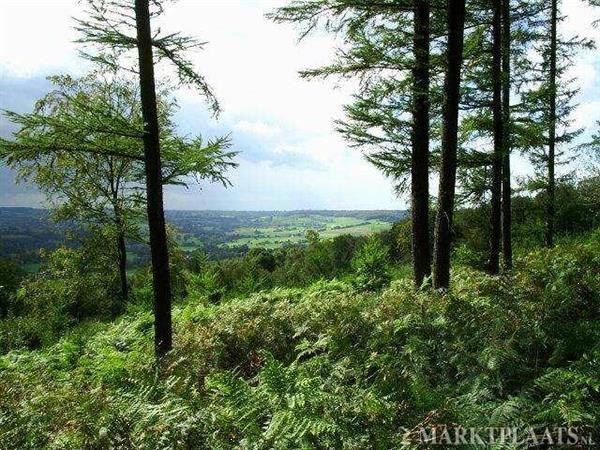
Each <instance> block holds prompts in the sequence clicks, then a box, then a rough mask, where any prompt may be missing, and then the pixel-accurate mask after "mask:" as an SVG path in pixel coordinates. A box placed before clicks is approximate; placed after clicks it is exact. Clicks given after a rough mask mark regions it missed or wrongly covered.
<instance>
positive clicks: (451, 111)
mask: <svg viewBox="0 0 600 450" xmlns="http://www.w3.org/2000/svg"><path fill="white" fill-rule="evenodd" d="M447 5H448V50H447V52H446V53H447V54H446V58H447V63H446V79H445V82H444V107H443V108H444V112H443V116H444V117H443V120H444V125H443V131H442V162H441V167H440V186H439V194H438V205H437V216H436V221H435V245H434V252H433V258H434V266H433V286H434V287H435V288H447V287H449V285H450V246H451V241H452V215H453V213H454V192H455V189H456V186H455V185H456V153H457V147H458V106H459V100H460V72H461V66H462V61H463V40H464V28H465V0H452V1H448V2H447Z"/></svg>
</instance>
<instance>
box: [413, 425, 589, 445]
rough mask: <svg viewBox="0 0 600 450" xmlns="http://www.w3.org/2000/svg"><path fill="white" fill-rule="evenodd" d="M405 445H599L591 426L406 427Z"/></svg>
mask: <svg viewBox="0 0 600 450" xmlns="http://www.w3.org/2000/svg"><path fill="white" fill-rule="evenodd" d="M402 432H403V442H404V443H405V444H428V445H481V446H489V445H499V444H500V445H502V444H505V445H511V444H512V445H518V446H525V447H535V446H537V445H544V444H546V445H574V446H579V447H587V446H593V445H596V441H595V436H594V435H593V433H592V431H591V427H484V428H467V427H461V426H435V427H416V428H413V429H411V430H407V429H404V430H402Z"/></svg>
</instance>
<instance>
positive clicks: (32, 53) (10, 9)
mask: <svg viewBox="0 0 600 450" xmlns="http://www.w3.org/2000/svg"><path fill="white" fill-rule="evenodd" d="M284 3H285V0H273V1H271V0H179V1H178V2H177V3H175V4H173V5H170V6H169V8H168V10H167V13H166V15H165V17H164V23H165V26H166V27H168V28H170V29H175V30H181V31H182V32H184V33H186V34H189V35H193V36H197V37H199V38H200V39H202V40H205V41H208V44H207V45H206V47H205V49H204V50H203V51H201V52H198V53H197V54H194V55H193V59H194V62H195V63H196V65H197V67H198V69H199V70H200V71H201V72H202V73H203V74H204V75H205V76H206V77H207V79H208V80H209V82H210V84H211V85H212V87H213V88H214V90H215V92H216V94H217V96H218V98H219V100H220V102H221V104H222V106H223V109H224V112H223V114H222V115H221V116H220V118H219V120H218V121H216V120H214V119H212V118H211V117H210V114H208V112H207V110H206V107H205V105H204V103H203V102H202V99H201V98H198V97H197V96H196V95H195V94H193V93H191V92H182V93H181V94H180V95H179V101H180V105H181V111H180V113H179V114H178V117H177V122H178V124H179V126H180V129H181V131H182V132H183V133H189V134H198V133H200V134H202V135H204V136H215V135H222V134H225V133H229V132H231V133H232V138H233V144H234V149H235V150H238V151H240V152H241V153H240V156H239V157H238V162H239V167H238V169H236V170H235V171H233V172H231V174H230V178H231V181H232V182H233V184H234V187H233V188H229V189H227V190H225V189H224V188H222V187H220V186H218V185H210V184H205V185H203V186H202V190H200V189H198V188H197V187H191V188H190V189H189V190H185V189H179V188H177V189H172V188H169V189H168V190H167V193H166V200H165V201H166V207H167V208H169V209H237V210H272V209H378V208H387V209H401V208H404V207H405V206H406V199H403V198H396V197H395V196H394V194H393V191H392V188H391V183H390V181H389V180H386V179H385V178H384V177H383V176H382V175H381V174H379V173H378V172H377V171H376V170H375V169H374V168H372V167H371V166H370V165H369V164H368V163H367V162H366V161H364V160H363V159H362V158H361V155H360V153H359V152H358V151H357V150H354V149H350V148H348V147H347V145H345V143H344V142H343V141H342V140H341V139H340V137H338V136H337V135H336V133H335V132H334V131H333V126H332V122H333V120H335V118H337V117H340V115H341V105H343V104H344V102H345V101H347V100H348V97H349V92H350V91H351V87H350V86H345V85H336V84H335V83H333V82H331V83H326V82H323V81H312V82H308V81H304V80H301V79H299V77H298V75H297V72H298V70H300V69H303V68H308V67H314V66H318V65H320V64H323V63H326V62H327V61H328V60H329V59H330V57H331V55H332V53H333V49H334V46H335V42H334V41H333V40H332V38H331V37H330V36H326V35H318V36H315V37H312V38H310V39H308V40H305V41H302V43H300V44H298V43H297V36H298V34H297V30H295V29H294V28H293V27H291V26H282V25H275V24H272V23H270V22H269V21H267V20H266V19H265V18H264V14H265V12H267V11H270V10H272V9H273V8H274V7H277V6H281V5H282V4H284ZM563 10H564V12H565V13H566V14H568V15H569V18H568V20H567V21H566V22H565V23H564V24H563V25H561V27H562V31H564V32H565V33H569V32H572V31H575V32H577V33H579V34H583V35H586V36H587V37H590V38H593V39H595V40H597V41H598V42H600V31H599V30H597V29H596V30H595V29H593V28H592V27H591V25H590V23H591V21H592V19H593V16H592V15H590V13H589V10H588V9H586V8H584V7H583V6H582V3H581V1H580V0H564V2H563ZM81 16H82V14H81V4H80V3H78V1H77V0H53V1H48V0H1V2H0V108H3V109H12V110H16V111H22V112H25V111H28V110H30V109H31V106H32V104H33V102H34V101H35V99H36V98H39V97H40V96H41V95H43V94H44V93H45V92H46V90H47V89H48V83H47V82H46V81H45V77H46V76H47V75H50V74H56V73H71V74H82V73H84V72H85V70H86V67H85V64H84V63H82V62H81V60H80V59H79V58H78V57H77V46H76V44H74V43H73V41H74V39H75V38H76V37H77V36H76V34H75V32H74V31H73V30H72V25H73V21H72V17H81ZM572 75H574V76H576V77H578V79H579V83H580V86H581V92H580V94H579V97H578V101H579V103H580V107H579V109H578V110H577V112H576V114H575V119H576V122H577V123H578V125H579V126H584V127H590V126H591V125H592V124H593V122H594V120H597V119H600V112H599V111H600V56H599V52H598V51H588V52H584V53H582V54H581V55H579V58H578V63H577V65H576V66H574V67H573V68H572ZM11 130H12V129H11V127H10V125H9V124H7V123H6V121H4V119H0V133H1V134H2V135H3V136H7V135H9V134H10V132H11ZM515 167H516V168H517V171H519V170H521V171H525V170H526V164H525V163H524V162H523V161H520V160H517V161H516V164H515ZM42 202H43V199H42V198H41V196H40V195H39V194H38V193H37V192H36V191H35V188H33V187H31V186H26V185H22V184H21V185H17V184H16V183H15V180H14V177H13V174H12V173H11V172H9V171H8V169H6V168H5V167H1V166H0V206H37V205H41V204H43V203H42Z"/></svg>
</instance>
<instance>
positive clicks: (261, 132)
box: [234, 120, 281, 138]
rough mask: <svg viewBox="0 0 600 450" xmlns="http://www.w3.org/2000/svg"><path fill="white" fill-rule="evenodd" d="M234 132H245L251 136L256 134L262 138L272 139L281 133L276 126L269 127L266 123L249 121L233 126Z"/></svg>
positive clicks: (241, 121)
mask: <svg viewBox="0 0 600 450" xmlns="http://www.w3.org/2000/svg"><path fill="white" fill-rule="evenodd" d="M234 129H235V130H236V131H247V132H249V133H252V134H256V135H258V136H262V137H267V138H269V137H273V136H277V135H278V134H280V133H281V129H280V128H279V127H278V126H276V125H270V124H268V123H265V122H262V121H260V120H258V121H249V120H240V121H239V122H238V123H236V124H235V125H234Z"/></svg>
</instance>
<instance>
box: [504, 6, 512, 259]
mask: <svg viewBox="0 0 600 450" xmlns="http://www.w3.org/2000/svg"><path fill="white" fill-rule="evenodd" d="M510 24H511V20H510V0H502V122H503V124H504V136H503V138H504V148H503V150H502V253H503V254H504V268H505V269H507V270H510V269H512V209H511V208H512V204H511V203H512V201H511V200H512V192H511V186H510V151H511V140H510V134H511V131H512V130H511V125H510V80H511V78H510V40H511V37H510V35H511V32H510Z"/></svg>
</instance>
